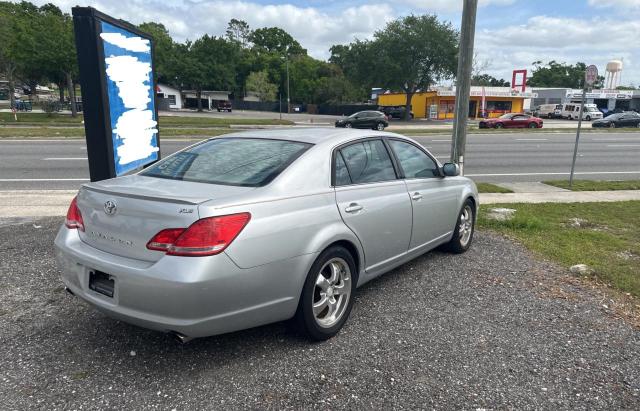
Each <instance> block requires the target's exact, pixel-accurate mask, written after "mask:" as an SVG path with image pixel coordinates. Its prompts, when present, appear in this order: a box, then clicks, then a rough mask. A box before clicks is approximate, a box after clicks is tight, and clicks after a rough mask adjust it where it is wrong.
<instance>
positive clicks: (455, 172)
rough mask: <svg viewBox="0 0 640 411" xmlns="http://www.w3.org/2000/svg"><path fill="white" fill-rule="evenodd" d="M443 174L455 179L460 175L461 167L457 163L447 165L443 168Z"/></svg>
mask: <svg viewBox="0 0 640 411" xmlns="http://www.w3.org/2000/svg"><path fill="white" fill-rule="evenodd" d="M442 173H443V174H444V175H445V176H446V177H455V176H459V175H460V166H459V165H457V164H456V163H445V164H444V165H443V166H442Z"/></svg>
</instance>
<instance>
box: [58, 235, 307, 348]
mask: <svg viewBox="0 0 640 411" xmlns="http://www.w3.org/2000/svg"><path fill="white" fill-rule="evenodd" d="M55 246H56V258H57V260H58V264H59V266H60V269H61V271H62V281H63V282H64V284H65V285H66V286H67V287H68V288H69V289H70V290H71V291H72V292H73V294H75V295H76V296H78V297H80V298H81V299H83V300H84V301H86V302H88V303H89V304H91V305H92V306H94V307H96V308H97V309H98V310H100V311H102V312H104V313H105V314H107V315H108V316H110V317H113V318H116V319H119V320H122V321H125V322H128V323H131V324H135V325H138V326H141V327H145V328H150V329H153V330H158V331H164V332H169V331H176V332H179V333H181V334H184V335H186V336H189V337H204V336H209V335H215V334H222V333H227V332H232V331H236V330H241V329H245V328H250V327H255V326H258V325H262V324H268V323H271V322H276V321H281V320H285V319H288V318H291V317H292V316H293V315H294V314H295V311H296V308H297V305H298V299H299V296H300V291H301V289H302V284H303V282H304V279H305V276H306V272H307V270H308V267H309V266H310V265H311V264H312V262H313V260H314V259H315V257H316V256H317V254H308V255H304V256H300V257H296V258H292V259H288V260H283V261H278V262H273V263H269V264H265V265H262V266H259V267H254V268H251V269H241V268H239V267H238V266H236V265H235V263H234V262H233V261H232V260H231V259H230V258H229V257H228V256H227V255H226V254H224V253H222V254H219V255H216V256H210V257H173V256H164V257H162V258H161V259H160V260H158V261H157V262H155V263H154V262H146V261H140V260H133V259H129V258H125V257H119V256H116V255H113V254H109V253H105V252H103V251H100V250H97V249H95V248H93V247H91V246H89V245H87V244H85V243H84V242H82V241H81V240H80V237H79V236H78V233H77V231H76V230H69V229H67V228H66V227H64V226H63V227H62V228H61V229H60V231H59V232H58V235H57V237H56V240H55ZM94 270H99V271H102V272H104V273H107V274H110V275H111V276H113V277H114V278H115V287H114V290H115V293H114V296H113V297H112V298H110V297H107V296H104V295H102V294H99V293H97V292H95V291H93V290H90V289H89V273H90V272H91V271H94Z"/></svg>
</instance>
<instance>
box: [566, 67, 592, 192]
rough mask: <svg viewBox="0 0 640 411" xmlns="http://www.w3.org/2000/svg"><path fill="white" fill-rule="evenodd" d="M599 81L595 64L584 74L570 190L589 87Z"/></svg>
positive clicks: (570, 176) (570, 183)
mask: <svg viewBox="0 0 640 411" xmlns="http://www.w3.org/2000/svg"><path fill="white" fill-rule="evenodd" d="M596 80H598V68H597V67H596V66H594V65H593V64H592V65H590V66H589V67H587V70H586V71H585V73H584V87H583V88H582V100H581V103H580V114H579V115H578V130H577V131H576V144H575V147H574V148H573V161H572V162H571V174H570V175H569V189H571V188H572V187H573V173H574V171H575V168H576V157H577V156H578V143H579V142H580V128H581V127H582V113H583V112H584V103H585V99H586V96H587V87H589V88H591V87H593V85H594V83H595V82H596Z"/></svg>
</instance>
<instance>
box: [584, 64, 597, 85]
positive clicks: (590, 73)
mask: <svg viewBox="0 0 640 411" xmlns="http://www.w3.org/2000/svg"><path fill="white" fill-rule="evenodd" d="M584 79H585V82H586V83H587V85H588V86H593V84H594V83H595V82H596V81H598V68H597V67H596V66H594V65H593V64H592V65H590V66H589V67H587V71H585V73H584Z"/></svg>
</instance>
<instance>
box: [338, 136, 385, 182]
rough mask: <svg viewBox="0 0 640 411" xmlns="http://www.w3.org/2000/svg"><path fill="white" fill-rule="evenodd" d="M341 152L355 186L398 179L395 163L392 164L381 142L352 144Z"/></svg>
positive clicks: (371, 141)
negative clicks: (394, 167)
mask: <svg viewBox="0 0 640 411" xmlns="http://www.w3.org/2000/svg"><path fill="white" fill-rule="evenodd" d="M340 152H341V153H342V156H343V158H344V161H345V163H346V166H347V168H348V170H349V175H350V176H351V182H352V183H353V184H361V183H373V182H377V181H388V180H395V179H396V173H395V170H394V169H393V163H391V158H390V157H389V153H388V152H387V149H386V148H385V146H384V144H383V143H382V141H381V140H367V141H363V142H360V143H355V144H351V145H350V146H347V147H345V148H343V149H342V150H340ZM338 157H339V156H338ZM336 171H337V170H336ZM336 184H337V178H336Z"/></svg>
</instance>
